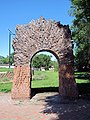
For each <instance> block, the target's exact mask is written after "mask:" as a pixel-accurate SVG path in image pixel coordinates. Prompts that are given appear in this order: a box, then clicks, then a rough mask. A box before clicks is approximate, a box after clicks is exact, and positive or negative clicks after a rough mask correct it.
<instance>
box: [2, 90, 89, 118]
mask: <svg viewBox="0 0 90 120" xmlns="http://www.w3.org/2000/svg"><path fill="white" fill-rule="evenodd" d="M0 120H90V101H89V100H84V99H79V100H78V101H75V102H71V103H67V104H61V103H60V98H59V95H58V93H56V92H49V93H38V94H36V95H35V96H34V97H33V98H32V99H31V100H25V101H13V100H11V94H10V93H0Z"/></svg>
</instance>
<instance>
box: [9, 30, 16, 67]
mask: <svg viewBox="0 0 90 120" xmlns="http://www.w3.org/2000/svg"><path fill="white" fill-rule="evenodd" d="M8 31H9V68H10V65H11V64H10V55H11V36H12V35H15V34H14V33H12V31H11V30H9V29H8Z"/></svg>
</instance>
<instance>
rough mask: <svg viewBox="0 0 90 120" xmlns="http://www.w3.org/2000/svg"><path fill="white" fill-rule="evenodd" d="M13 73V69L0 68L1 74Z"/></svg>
mask: <svg viewBox="0 0 90 120" xmlns="http://www.w3.org/2000/svg"><path fill="white" fill-rule="evenodd" d="M8 71H13V68H0V72H8Z"/></svg>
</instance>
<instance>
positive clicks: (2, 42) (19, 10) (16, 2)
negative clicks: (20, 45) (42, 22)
mask: <svg viewBox="0 0 90 120" xmlns="http://www.w3.org/2000/svg"><path fill="white" fill-rule="evenodd" d="M70 6H71V3H70V0H0V55H2V56H7V55H8V36H9V31H8V29H10V30H11V31H12V32H13V33H15V27H16V25H17V24H27V23H29V22H30V21H31V20H32V19H35V20H36V19H38V18H39V17H40V16H42V17H44V18H45V19H52V20H56V21H60V22H61V23H62V24H69V25H71V24H72V20H73V18H72V17H70V16H69V15H68V10H69V9H70ZM12 37H13V36H12Z"/></svg>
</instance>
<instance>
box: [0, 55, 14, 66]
mask: <svg viewBox="0 0 90 120" xmlns="http://www.w3.org/2000/svg"><path fill="white" fill-rule="evenodd" d="M0 63H2V64H9V56H7V57H1V59H0ZM13 63H14V53H12V54H11V55H10V64H11V65H12V64H13Z"/></svg>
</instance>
